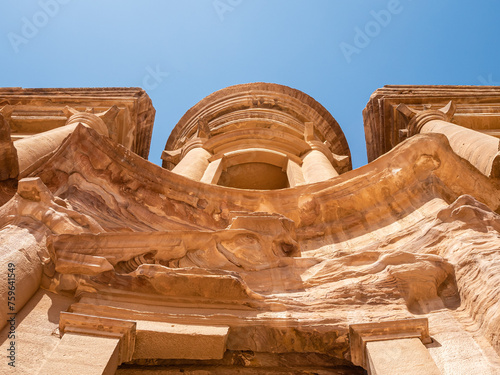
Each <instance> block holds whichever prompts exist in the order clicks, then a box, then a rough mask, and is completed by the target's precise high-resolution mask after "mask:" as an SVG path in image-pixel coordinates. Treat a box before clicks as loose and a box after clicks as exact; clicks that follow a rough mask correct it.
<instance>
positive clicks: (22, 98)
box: [0, 87, 155, 158]
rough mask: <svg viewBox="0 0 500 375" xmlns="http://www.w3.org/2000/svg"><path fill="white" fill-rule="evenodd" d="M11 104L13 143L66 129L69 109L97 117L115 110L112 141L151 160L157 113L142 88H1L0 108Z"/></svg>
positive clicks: (111, 134)
mask: <svg viewBox="0 0 500 375" xmlns="http://www.w3.org/2000/svg"><path fill="white" fill-rule="evenodd" d="M9 104H10V105H11V106H12V107H13V112H12V116H11V131H12V132H11V136H12V140H13V141H15V140H17V139H22V138H25V137H28V136H31V135H34V134H39V133H41V132H44V131H47V130H51V129H55V128H58V127H62V126H64V125H65V124H66V123H67V120H68V116H67V115H66V114H65V113H64V108H65V107H66V106H69V107H71V108H74V109H75V110H77V111H80V112H85V110H86V108H90V109H91V111H94V112H95V113H99V112H103V111H106V110H108V109H110V108H112V107H113V106H116V107H117V108H119V109H120V112H119V113H117V114H116V117H115V119H114V125H115V126H114V127H113V129H112V130H111V132H110V137H111V139H113V140H114V141H115V142H118V143H120V144H121V145H123V146H124V147H126V148H127V149H129V150H131V151H133V152H135V153H137V154H138V155H140V156H142V157H143V158H147V157H148V154H149V146H150V143H151V135H152V131H153V123H154V118H155V109H154V108H153V105H152V102H151V99H150V98H149V96H148V95H147V94H146V92H145V91H144V90H142V89H141V88H133V87H132V88H50V89H47V88H44V89H23V88H0V107H2V106H3V105H9ZM111 114H112V111H111V112H110V113H108V115H111ZM103 120H106V118H104V119H103ZM104 122H105V123H106V121H104Z"/></svg>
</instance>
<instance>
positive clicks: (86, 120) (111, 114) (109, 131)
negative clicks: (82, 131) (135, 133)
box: [63, 105, 120, 137]
mask: <svg viewBox="0 0 500 375" xmlns="http://www.w3.org/2000/svg"><path fill="white" fill-rule="evenodd" d="M93 111H94V110H93V109H92V108H87V110H86V111H85V112H80V111H78V110H76V109H74V108H71V107H69V106H66V107H65V108H64V109H63V112H64V114H65V115H66V117H67V118H68V120H67V121H66V125H69V124H74V123H82V124H84V125H87V126H89V127H91V128H92V129H94V130H96V131H97V132H98V133H99V134H101V135H104V136H106V137H111V136H112V135H113V134H114V131H113V122H114V120H115V118H116V116H117V115H118V113H119V112H120V109H119V108H118V107H117V106H116V105H113V106H112V107H111V108H109V109H108V110H107V111H104V112H100V113H93Z"/></svg>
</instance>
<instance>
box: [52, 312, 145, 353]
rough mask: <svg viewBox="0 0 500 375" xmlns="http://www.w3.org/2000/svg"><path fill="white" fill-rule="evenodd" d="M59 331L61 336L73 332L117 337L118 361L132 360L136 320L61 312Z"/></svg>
mask: <svg viewBox="0 0 500 375" xmlns="http://www.w3.org/2000/svg"><path fill="white" fill-rule="evenodd" d="M59 331H60V334H61V337H62V336H63V335H64V334H65V333H75V334H79V335H89V336H97V337H110V338H119V339H120V353H119V356H118V361H119V363H123V362H128V361H131V360H132V355H133V353H134V347H135V336H136V322H134V321H130V320H121V319H112V318H103V317H100V316H92V315H85V314H76V313H70V312H61V315H60V318H59Z"/></svg>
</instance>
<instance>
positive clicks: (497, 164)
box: [398, 102, 500, 178]
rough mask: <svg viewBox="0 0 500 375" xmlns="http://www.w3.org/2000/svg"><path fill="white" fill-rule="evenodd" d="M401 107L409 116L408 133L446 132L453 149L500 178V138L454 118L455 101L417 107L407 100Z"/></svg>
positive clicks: (405, 114)
mask: <svg viewBox="0 0 500 375" xmlns="http://www.w3.org/2000/svg"><path fill="white" fill-rule="evenodd" d="M398 110H399V111H400V112H401V113H402V114H403V115H404V116H405V117H406V118H407V119H408V120H409V123H408V135H409V136H412V135H414V134H418V133H440V134H444V135H445V136H446V137H447V138H448V141H449V142H450V146H451V148H452V149H453V151H454V152H455V153H456V154H457V155H459V156H461V157H462V158H464V159H466V160H468V161H469V162H470V163H471V164H472V165H473V166H474V167H476V168H477V169H478V170H479V171H480V172H481V173H483V174H484V175H486V176H487V177H491V178H500V151H499V150H500V139H498V138H496V137H493V136H491V135H487V134H483V133H480V132H477V131H475V130H472V129H468V128H465V127H463V126H460V125H456V124H453V123H451V122H450V120H451V118H452V117H453V114H454V112H455V106H454V105H453V102H449V103H448V105H447V106H446V107H444V108H441V109H439V110H433V109H426V110H424V111H420V112H418V111H414V110H412V109H410V108H408V107H407V106H406V105H404V104H400V105H399V106H398Z"/></svg>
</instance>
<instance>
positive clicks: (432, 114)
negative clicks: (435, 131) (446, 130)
mask: <svg viewBox="0 0 500 375" xmlns="http://www.w3.org/2000/svg"><path fill="white" fill-rule="evenodd" d="M396 109H397V110H398V111H399V112H400V113H401V114H402V115H403V117H404V118H405V119H406V122H407V132H408V136H410V137H411V136H413V135H415V134H418V133H420V130H421V129H422V127H423V126H424V125H425V124H426V123H428V122H429V121H432V120H441V121H447V122H450V121H451V119H452V117H453V115H454V114H455V111H456V106H455V103H453V101H452V100H450V101H449V102H448V104H446V105H445V106H444V107H443V108H439V109H430V106H425V105H424V110H423V111H417V110H415V109H413V108H410V107H408V106H407V105H406V104H403V103H401V104H400V105H398V106H397V108H396Z"/></svg>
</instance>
